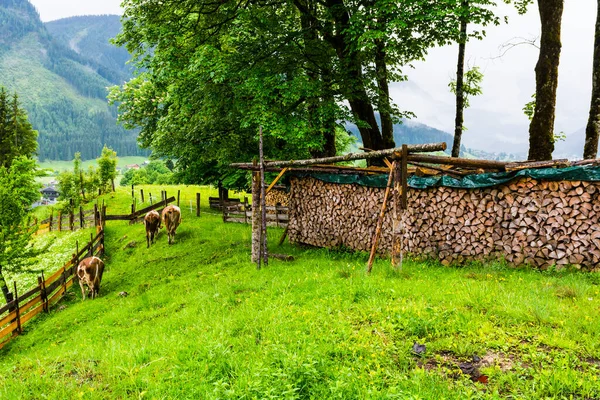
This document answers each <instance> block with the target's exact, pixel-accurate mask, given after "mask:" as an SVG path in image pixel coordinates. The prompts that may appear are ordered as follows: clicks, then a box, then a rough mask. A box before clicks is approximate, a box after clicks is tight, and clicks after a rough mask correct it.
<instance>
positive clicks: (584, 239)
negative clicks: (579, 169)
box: [288, 177, 600, 268]
mask: <svg viewBox="0 0 600 400" xmlns="http://www.w3.org/2000/svg"><path fill="white" fill-rule="evenodd" d="M291 182H292V185H291V191H290V194H289V208H290V215H289V219H290V220H289V227H288V235H289V238H290V241H291V242H296V243H305V244H310V245H314V246H319V247H337V246H344V247H348V248H351V249H355V250H363V251H369V249H370V245H371V238H372V237H373V232H374V231H375V227H376V224H377V218H378V214H379V213H380V210H381V206H382V203H383V197H384V190H385V189H380V188H369V187H363V186H359V185H355V184H346V185H341V184H332V183H325V182H322V181H319V180H317V179H314V178H309V177H306V178H292V180H291ZM599 196H600V183H597V182H580V181H561V182H548V181H536V180H534V179H531V178H521V179H519V180H515V181H512V182H510V183H508V184H505V185H499V186H496V187H493V188H485V189H453V188H448V187H439V188H431V189H425V190H415V189H409V190H408V209H407V210H406V211H404V212H403V214H402V223H403V226H404V235H403V236H404V237H403V246H404V250H405V251H406V252H408V253H409V254H410V253H412V254H414V255H424V256H430V257H435V258H438V259H439V260H441V262H442V263H443V264H444V265H449V264H452V263H462V262H464V261H467V260H474V259H481V260H489V259H496V258H504V259H506V260H507V261H508V262H509V263H511V264H514V265H520V264H530V265H532V266H535V267H539V268H546V267H548V266H551V265H558V266H562V265H566V264H572V265H575V266H578V267H585V268H596V267H597V266H598V265H599V264H600V224H599V223H598V222H599V219H600V201H599V199H598V197H599ZM392 231H393V229H392V216H391V213H386V215H385V218H384V221H383V230H382V235H381V239H380V244H379V252H380V253H389V252H390V251H391V246H392V239H393V232H392Z"/></svg>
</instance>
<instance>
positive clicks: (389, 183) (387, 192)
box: [367, 161, 396, 273]
mask: <svg viewBox="0 0 600 400" xmlns="http://www.w3.org/2000/svg"><path fill="white" fill-rule="evenodd" d="M395 167H396V161H394V162H393V163H392V169H391V170H390V174H389V176H388V181H387V185H386V188H385V193H384V195H383V205H382V206H381V212H380V213H379V218H377V226H376V227H375V234H374V235H373V241H372V245H371V254H370V255H369V262H368V263H367V273H371V270H372V269H373V261H374V260H375V253H376V252H377V244H378V242H379V237H380V236H381V227H382V225H383V217H384V216H385V211H386V209H387V201H388V197H389V195H390V187H391V186H392V181H393V178H394V169H395Z"/></svg>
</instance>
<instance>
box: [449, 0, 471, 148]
mask: <svg viewBox="0 0 600 400" xmlns="http://www.w3.org/2000/svg"><path fill="white" fill-rule="evenodd" d="M461 9H462V10H464V11H463V12H464V13H465V14H467V13H468V9H469V1H468V0H463V1H462V3H461ZM467 21H468V15H461V18H460V36H459V39H458V62H457V66H456V118H455V120H454V142H453V143H452V157H458V156H459V155H460V141H461V138H462V131H463V122H464V117H463V112H464V108H465V99H464V90H463V76H464V71H465V48H466V46H467Z"/></svg>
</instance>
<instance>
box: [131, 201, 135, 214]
mask: <svg viewBox="0 0 600 400" xmlns="http://www.w3.org/2000/svg"><path fill="white" fill-rule="evenodd" d="M131 214H135V203H131Z"/></svg>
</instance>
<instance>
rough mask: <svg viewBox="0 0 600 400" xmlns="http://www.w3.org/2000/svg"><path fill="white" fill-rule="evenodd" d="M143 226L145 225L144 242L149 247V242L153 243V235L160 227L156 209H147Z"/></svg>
mask: <svg viewBox="0 0 600 400" xmlns="http://www.w3.org/2000/svg"><path fill="white" fill-rule="evenodd" d="M144 226H145V227H146V243H147V244H148V246H147V247H146V248H149V247H150V242H152V243H154V237H155V236H156V235H158V230H159V229H160V214H159V213H158V211H156V210H152V211H148V213H147V214H146V216H145V217H144Z"/></svg>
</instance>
